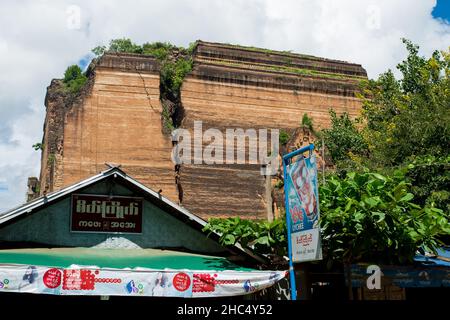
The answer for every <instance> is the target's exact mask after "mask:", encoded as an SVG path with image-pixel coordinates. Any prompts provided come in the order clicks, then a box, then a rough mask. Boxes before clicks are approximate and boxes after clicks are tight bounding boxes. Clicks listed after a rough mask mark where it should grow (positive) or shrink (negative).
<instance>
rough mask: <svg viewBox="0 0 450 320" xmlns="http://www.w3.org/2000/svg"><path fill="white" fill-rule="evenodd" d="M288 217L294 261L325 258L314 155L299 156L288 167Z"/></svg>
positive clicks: (286, 190)
mask: <svg viewBox="0 0 450 320" xmlns="http://www.w3.org/2000/svg"><path fill="white" fill-rule="evenodd" d="M286 170H287V181H286V182H285V192H286V196H287V197H288V199H287V205H288V208H287V212H288V215H287V217H288V218H289V219H290V227H291V230H290V238H291V239H290V241H291V248H292V261H293V262H304V261H313V260H321V259H322V248H321V242H320V228H319V216H320V214H319V201H318V200H319V197H318V184H317V164H316V158H315V155H314V154H313V153H312V154H311V155H310V156H309V157H304V156H303V155H300V156H299V157H298V159H297V160H296V161H293V162H292V163H291V164H289V165H287V166H286Z"/></svg>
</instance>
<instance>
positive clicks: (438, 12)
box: [431, 0, 450, 23]
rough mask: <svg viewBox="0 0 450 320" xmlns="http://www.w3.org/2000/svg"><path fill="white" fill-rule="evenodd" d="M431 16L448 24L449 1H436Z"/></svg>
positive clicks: (449, 16)
mask: <svg viewBox="0 0 450 320" xmlns="http://www.w3.org/2000/svg"><path fill="white" fill-rule="evenodd" d="M431 14H432V15H433V17H435V18H441V19H444V20H447V21H448V22H449V23H450V0H438V1H437V4H436V6H435V7H434V9H433V11H432V12H431Z"/></svg>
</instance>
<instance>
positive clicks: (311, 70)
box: [180, 42, 366, 218]
mask: <svg viewBox="0 0 450 320" xmlns="http://www.w3.org/2000/svg"><path fill="white" fill-rule="evenodd" d="M292 68H301V69H302V70H300V71H299V72H301V73H303V74H298V73H295V72H294V71H297V70H294V71H292V70H291V69H292ZM303 69H305V70H303ZM291 71H292V72H291ZM365 77H366V72H365V70H364V69H363V68H362V67H361V66H360V65H357V64H350V63H346V62H343V61H336V60H328V59H323V58H316V57H310V56H303V55H295V54H289V53H276V52H271V51H255V50H254V49H251V50H249V49H245V48H238V47H233V46H230V45H224V44H215V43H204V42H201V43H200V45H199V46H198V48H197V50H196V54H195V59H194V70H193V72H192V73H191V74H189V75H188V76H187V78H186V79H185V81H184V82H183V86H182V91H181V100H182V104H183V109H184V115H185V117H184V119H183V122H182V127H183V128H186V129H190V130H192V128H193V124H194V121H196V120H201V121H202V123H203V130H207V129H209V128H217V129H219V130H221V131H222V132H225V130H226V129H227V128H243V129H248V128H255V129H259V128H269V129H270V128H273V129H284V130H287V131H288V132H294V129H296V128H298V127H299V126H300V124H301V119H302V117H303V115H304V114H305V113H307V114H308V115H309V116H310V117H311V118H312V119H313V122H314V127H315V129H317V130H319V129H321V128H324V127H328V126H329V124H330V117H329V109H330V108H333V109H334V110H335V111H336V112H337V113H338V114H340V113H343V112H347V113H349V114H350V115H351V116H352V117H355V116H357V115H358V114H359V112H360V108H361V102H360V101H359V100H358V99H357V98H356V97H355V92H356V91H357V90H358V82H359V81H360V80H361V79H363V78H365ZM295 143H296V144H298V141H296V142H295ZM308 143H309V141H308ZM260 168H261V166H260V165H257V164H256V165H255V164H247V165H238V166H237V165H227V166H223V165H205V164H202V165H200V164H199V165H191V166H182V167H181V170H180V181H181V184H182V186H183V204H184V205H185V206H186V207H187V208H188V209H190V210H192V211H193V212H195V213H197V214H200V215H202V216H204V217H216V216H220V217H222V216H233V215H239V216H242V217H246V218H266V217H267V206H272V203H268V202H270V200H271V199H267V197H266V196H265V195H266V193H265V181H264V177H263V176H261V174H260ZM273 201H275V202H279V201H277V200H276V199H273ZM274 207H275V204H274Z"/></svg>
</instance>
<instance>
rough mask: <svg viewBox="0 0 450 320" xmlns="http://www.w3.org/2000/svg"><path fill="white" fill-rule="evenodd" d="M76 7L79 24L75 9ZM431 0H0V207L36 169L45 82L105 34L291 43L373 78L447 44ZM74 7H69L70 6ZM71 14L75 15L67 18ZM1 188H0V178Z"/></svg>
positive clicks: (14, 198) (275, 45) (19, 196)
mask: <svg viewBox="0 0 450 320" xmlns="http://www.w3.org/2000/svg"><path fill="white" fill-rule="evenodd" d="M71 5H75V6H79V8H80V11H79V12H80V24H79V25H80V29H74V28H73V27H74V26H76V25H77V23H74V20H73V19H74V18H76V17H74V16H73V15H74V10H69V11H68V8H71V7H70V6H71ZM434 5H435V1H434V0H424V1H414V2H412V1H409V0H377V1H375V0H368V1H361V0H348V1H345V0H343V1H332V0H323V1H309V0H286V1H280V0H266V1H257V0H251V1H246V0H229V1H214V0H209V1H201V0H193V1H182V0H177V1H175V0H173V1H167V0H165V1H144V0H128V1H126V2H122V1H116V2H113V1H107V0H101V1H68V0H66V1H58V2H56V1H54V2H50V1H20V2H19V1H12V0H10V1H9V0H7V1H2V2H1V3H0V57H1V59H0V70H1V73H0V88H1V90H0V119H1V121H0V155H1V157H0V181H1V182H2V189H1V190H0V211H2V210H4V209H6V208H9V207H11V206H13V205H17V204H19V203H20V202H22V201H23V200H24V197H25V192H26V181H27V180H26V179H27V176H30V175H38V174H39V163H40V154H39V152H36V151H34V150H33V149H32V148H31V145H32V144H33V143H35V142H38V141H40V140H41V139H42V125H43V121H44V116H45V108H44V106H43V103H44V97H45V90H46V87H47V86H48V85H49V83H50V81H51V79H52V78H58V77H61V76H62V74H63V72H64V70H65V68H66V67H67V66H68V65H70V64H73V63H77V62H78V61H79V60H80V59H82V58H83V57H85V56H86V54H87V53H89V51H90V49H91V48H93V47H95V46H96V45H98V44H105V43H107V42H108V41H109V39H111V38H116V37H130V38H132V39H133V40H134V41H136V42H138V43H142V42H146V41H150V42H151V41H169V42H172V43H175V44H177V45H183V46H187V45H188V44H189V43H190V42H192V41H194V40H197V39H202V40H208V41H217V42H228V43H239V44H243V45H252V46H262V47H266V48H271V49H279V50H293V51H294V52H299V53H306V54H313V55H317V56H322V57H328V58H335V59H341V60H347V61H351V62H357V63H361V64H362V65H363V66H364V67H365V68H366V69H367V71H368V73H369V76H370V77H376V76H377V75H378V74H379V73H381V72H383V71H385V70H386V69H387V68H392V69H394V68H395V65H396V64H397V63H398V62H399V61H400V60H401V59H402V58H403V57H404V56H405V50H404V48H403V45H402V43H401V42H400V37H406V38H409V39H411V40H413V42H415V43H418V44H419V45H420V46H421V50H422V53H423V54H426V55H429V54H430V53H431V52H432V50H434V49H444V48H446V47H447V46H448V45H449V44H450V27H449V25H448V24H447V25H446V24H444V23H443V22H442V21H438V20H435V19H433V18H432V16H431V11H432V8H433V7H434ZM75 12H76V10H75ZM75 22H76V21H75ZM5 185H6V186H7V188H8V189H7V190H5V187H4V186H5Z"/></svg>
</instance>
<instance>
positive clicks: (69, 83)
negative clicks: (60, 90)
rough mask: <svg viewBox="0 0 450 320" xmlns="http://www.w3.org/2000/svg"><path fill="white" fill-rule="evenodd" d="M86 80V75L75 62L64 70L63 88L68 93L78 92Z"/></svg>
mask: <svg viewBox="0 0 450 320" xmlns="http://www.w3.org/2000/svg"><path fill="white" fill-rule="evenodd" d="M86 82H87V77H86V75H85V74H84V73H83V72H82V71H81V69H80V67H79V66H77V65H76V64H74V65H71V66H69V67H68V68H67V69H66V71H65V72H64V79H63V83H64V89H65V90H66V91H68V92H70V93H78V92H79V91H80V89H81V88H82V87H83V86H84V85H85V84H86Z"/></svg>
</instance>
